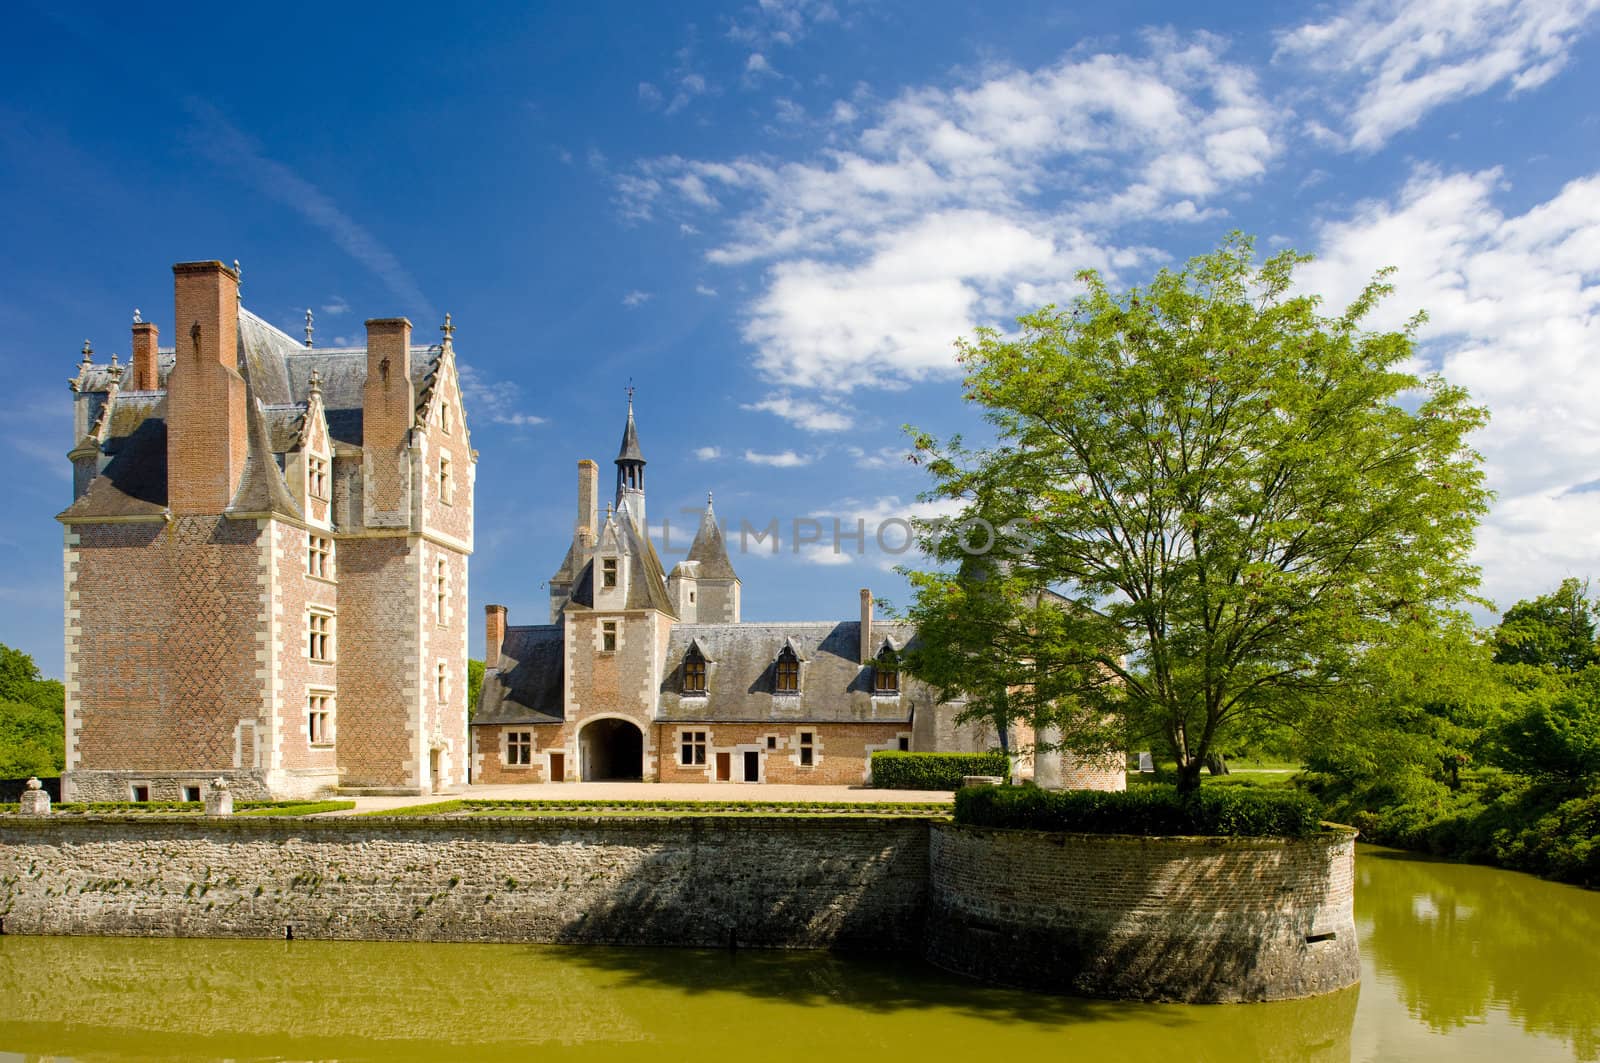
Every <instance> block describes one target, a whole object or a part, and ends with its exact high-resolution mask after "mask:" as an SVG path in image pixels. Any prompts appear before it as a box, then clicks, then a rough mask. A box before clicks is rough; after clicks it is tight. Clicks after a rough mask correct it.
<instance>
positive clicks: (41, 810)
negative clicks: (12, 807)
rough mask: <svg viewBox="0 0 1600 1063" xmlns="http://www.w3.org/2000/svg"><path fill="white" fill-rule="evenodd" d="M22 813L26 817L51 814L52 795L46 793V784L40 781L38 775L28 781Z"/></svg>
mask: <svg viewBox="0 0 1600 1063" xmlns="http://www.w3.org/2000/svg"><path fill="white" fill-rule="evenodd" d="M21 811H22V814H23V815H24V816H48V815H49V814H50V795H49V794H48V793H46V792H45V788H44V783H42V782H40V781H39V777H38V776H37V775H35V776H33V777H32V778H30V779H29V780H28V788H27V789H26V790H24V791H22V809H21Z"/></svg>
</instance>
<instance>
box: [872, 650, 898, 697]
mask: <svg viewBox="0 0 1600 1063" xmlns="http://www.w3.org/2000/svg"><path fill="white" fill-rule="evenodd" d="M872 694H873V696H874V697H899V696H900V648H899V647H898V646H896V645H895V644H894V641H893V640H892V639H884V640H883V647H882V648H881V649H880V650H878V655H877V656H876V657H874V658H873V659H872Z"/></svg>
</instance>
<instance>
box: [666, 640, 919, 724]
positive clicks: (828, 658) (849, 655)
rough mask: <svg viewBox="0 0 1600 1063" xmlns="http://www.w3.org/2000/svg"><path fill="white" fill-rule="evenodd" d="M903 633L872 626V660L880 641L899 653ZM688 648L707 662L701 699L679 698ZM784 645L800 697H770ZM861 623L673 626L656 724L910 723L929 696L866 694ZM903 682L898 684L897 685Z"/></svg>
mask: <svg viewBox="0 0 1600 1063" xmlns="http://www.w3.org/2000/svg"><path fill="white" fill-rule="evenodd" d="M912 635H913V631H912V629H911V627H910V626H909V625H906V624H895V623H890V622H888V621H876V622H874V623H873V625H872V654H873V656H876V655H877V653H878V651H879V650H880V649H881V648H882V647H883V643H884V640H885V639H889V640H892V642H893V643H894V645H895V646H896V647H903V646H905V644H906V643H907V642H908V641H909V640H910V639H911V637H912ZM691 642H693V643H694V644H695V645H696V646H698V647H699V648H700V652H701V653H702V654H703V655H704V656H705V658H706V693H705V694H704V695H703V696H702V695H687V696H685V695H684V694H683V693H682V684H683V659H684V655H685V654H686V653H688V651H689V644H690V643H691ZM785 645H789V646H791V647H793V649H794V651H795V654H796V655H797V656H798V657H799V658H800V690H799V692H798V693H796V694H778V693H776V692H775V690H774V682H773V679H774V676H773V672H774V668H773V666H774V664H775V663H776V662H777V659H778V653H779V652H780V651H781V650H782V649H783V647H784V646H785ZM860 648H861V624H860V622H859V621H855V620H847V621H839V622H834V621H826V620H825V621H812V622H803V623H755V624H678V625H677V626H675V627H674V628H673V629H672V634H671V635H670V637H669V638H668V640H667V655H666V661H667V664H668V669H667V672H666V674H665V675H664V676H663V677H662V682H661V691H660V698H661V700H660V706H661V713H660V716H661V719H662V720H668V721H675V722H678V721H681V722H699V721H705V722H708V723H715V722H722V721H727V722H733V721H745V722H765V721H788V720H798V721H804V722H812V723H830V722H852V721H853V722H866V721H874V720H881V721H898V720H906V719H908V718H909V717H910V712H911V705H912V704H913V703H915V704H918V705H922V706H923V707H925V708H931V707H932V706H933V703H934V701H935V700H936V699H935V697H934V696H933V694H932V692H931V691H925V690H922V689H920V688H918V687H916V686H915V685H914V684H911V683H906V684H905V686H906V687H907V689H904V690H902V691H901V694H900V697H898V698H896V697H893V696H882V695H877V696H875V695H874V694H873V693H872V683H873V673H872V669H871V668H870V667H868V666H865V665H863V664H862V663H861V662H860V661H859V660H857V656H858V654H859V653H860ZM903 678H904V677H903Z"/></svg>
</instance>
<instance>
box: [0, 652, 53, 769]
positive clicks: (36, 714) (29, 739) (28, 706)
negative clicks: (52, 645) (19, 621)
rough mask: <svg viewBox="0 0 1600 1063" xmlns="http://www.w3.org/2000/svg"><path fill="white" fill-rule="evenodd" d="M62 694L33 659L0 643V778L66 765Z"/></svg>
mask: <svg viewBox="0 0 1600 1063" xmlns="http://www.w3.org/2000/svg"><path fill="white" fill-rule="evenodd" d="M65 713H66V696H65V693H64V691H63V688H62V686H61V684H60V683H59V682H57V681H56V680H54V679H45V678H43V677H42V676H41V675H40V674H39V667H38V666H37V665H36V664H34V663H33V658H32V657H30V656H29V655H28V654H26V653H23V652H22V651H21V650H16V649H12V648H11V647H10V646H6V645H0V779H20V778H25V777H26V776H29V775H46V776H49V775H59V774H60V773H61V769H62V768H63V767H64V766H65V765H66V741H65V735H64V731H65V727H64V722H63V719H64V716H65Z"/></svg>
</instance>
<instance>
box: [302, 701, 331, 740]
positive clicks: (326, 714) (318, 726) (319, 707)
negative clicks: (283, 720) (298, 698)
mask: <svg viewBox="0 0 1600 1063" xmlns="http://www.w3.org/2000/svg"><path fill="white" fill-rule="evenodd" d="M306 737H307V738H308V739H309V740H310V742H311V744H312V745H314V746H326V745H332V744H333V697H332V695H329V694H309V695H307V696H306Z"/></svg>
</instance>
